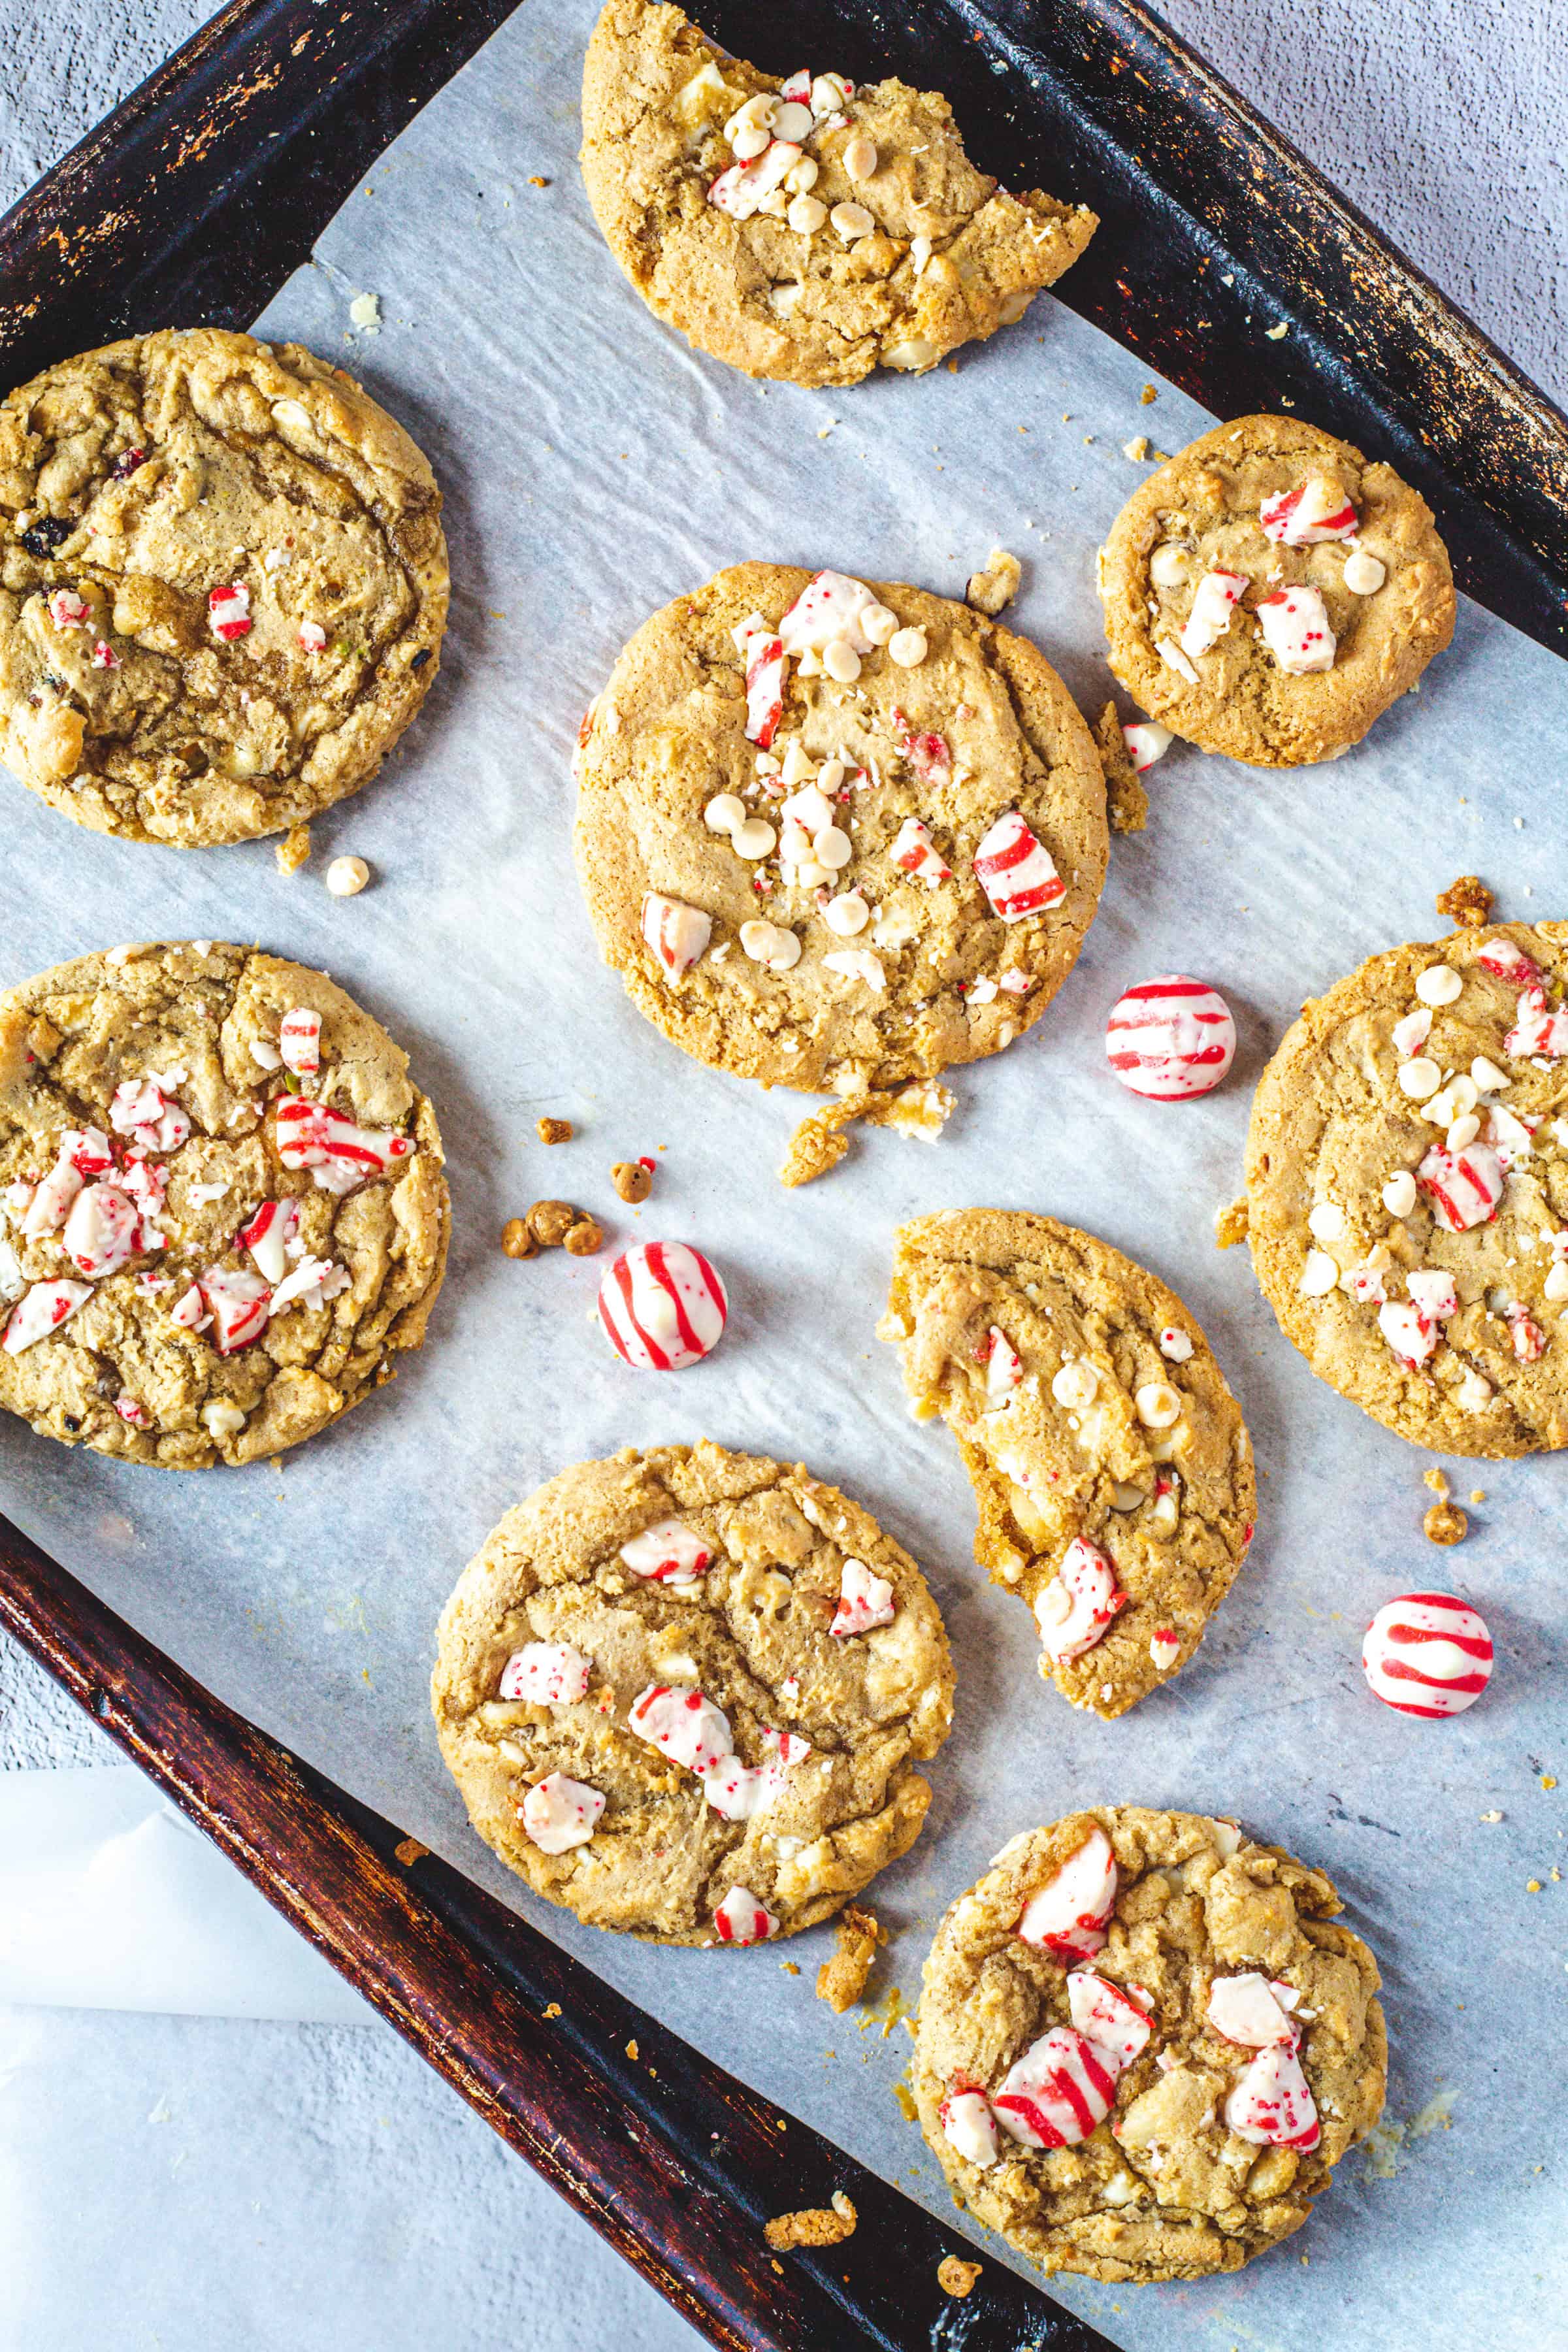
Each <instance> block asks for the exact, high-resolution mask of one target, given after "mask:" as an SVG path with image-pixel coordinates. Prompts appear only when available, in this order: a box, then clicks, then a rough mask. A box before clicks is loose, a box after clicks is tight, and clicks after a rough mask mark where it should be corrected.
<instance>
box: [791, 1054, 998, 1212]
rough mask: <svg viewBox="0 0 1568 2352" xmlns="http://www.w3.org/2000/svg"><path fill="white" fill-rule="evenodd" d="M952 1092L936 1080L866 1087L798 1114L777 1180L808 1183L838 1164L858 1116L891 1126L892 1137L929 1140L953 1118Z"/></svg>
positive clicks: (950, 1088)
mask: <svg viewBox="0 0 1568 2352" xmlns="http://www.w3.org/2000/svg"><path fill="white" fill-rule="evenodd" d="M956 1101H957V1097H956V1096H955V1095H954V1094H953V1091H952V1087H944V1086H943V1085H942V1082H941V1080H940V1079H937V1078H916V1079H915V1080H913V1081H912V1083H911V1084H910V1085H909V1086H904V1087H876V1088H868V1089H865V1090H863V1091H862V1092H860V1093H858V1094H853V1095H848V1096H847V1097H845V1099H844V1100H843V1101H842V1102H836V1103H826V1104H825V1105H824V1106H823V1108H821V1109H820V1110H814V1111H811V1112H809V1113H808V1114H807V1116H806V1117H805V1118H803V1119H802V1120H801V1122H800V1124H799V1126H798V1127H797V1128H796V1129H795V1133H794V1134H793V1135H792V1136H791V1137H790V1139H789V1150H788V1151H787V1152H786V1153H785V1154H784V1165H783V1167H782V1168H781V1169H780V1170H779V1181H780V1183H781V1184H787V1185H790V1186H792V1187H793V1186H795V1185H796V1184H810V1183H812V1182H814V1181H815V1180H816V1178H817V1177H818V1176H826V1173H827V1171H828V1170H829V1169H830V1168H837V1165H838V1163H839V1161H840V1160H842V1159H843V1157H844V1155H845V1153H846V1152H847V1150H848V1149H849V1135H848V1129H850V1128H851V1127H853V1126H854V1124H855V1122H856V1120H857V1119H862V1118H863V1119H864V1120H865V1122H866V1124H867V1126H868V1127H890V1128H891V1129H893V1131H894V1133H895V1134H897V1135H908V1136H912V1137H914V1138H915V1139H916V1140H917V1141H918V1142H921V1143H934V1142H935V1141H936V1139H937V1138H938V1136H940V1135H941V1133H942V1129H943V1128H944V1127H945V1126H946V1124H947V1121H948V1120H949V1119H950V1118H952V1112H953V1108H954V1105H955V1103H956Z"/></svg>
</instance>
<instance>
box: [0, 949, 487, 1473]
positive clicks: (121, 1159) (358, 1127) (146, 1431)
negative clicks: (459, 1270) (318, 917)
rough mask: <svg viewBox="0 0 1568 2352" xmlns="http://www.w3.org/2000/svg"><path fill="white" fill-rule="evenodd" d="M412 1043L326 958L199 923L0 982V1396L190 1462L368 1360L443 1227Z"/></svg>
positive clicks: (437, 1144) (287, 1432)
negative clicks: (274, 949)
mask: <svg viewBox="0 0 1568 2352" xmlns="http://www.w3.org/2000/svg"><path fill="white" fill-rule="evenodd" d="M407 1066H408V1057H407V1055H405V1054H404V1053H402V1052H401V1051H400V1050H399V1049H398V1047H397V1046H395V1045H394V1044H393V1042H392V1040H391V1039H390V1038H389V1037H388V1036H387V1035H386V1034H385V1033H384V1030H383V1029H382V1028H381V1027H380V1026H379V1024H377V1023H375V1022H374V1021H373V1020H372V1019H371V1018H370V1016H369V1014H368V1013H362V1012H361V1011H360V1009H359V1007H358V1006H357V1005H356V1004H354V1003H353V1002H352V1000H351V999H350V998H349V997H348V996H346V995H345V994H344V992H343V991H342V989H341V988H339V987H337V986H336V985H335V984H334V983H333V982H331V981H330V980H329V979H327V978H326V976H325V975H324V973H321V972H317V971H306V970H305V969H304V968H303V967H302V966H301V965H300V964H295V963H287V962H284V961H282V960H281V959H279V957H277V956H269V955H262V954H260V953H259V952H258V951H257V950H248V949H245V948H239V947H228V946H224V945H222V944H216V943H215V942H214V941H212V940H188V941H176V942H173V943H169V942H163V943H159V944H153V945H150V946H142V947H122V948H114V949H111V950H110V951H109V953H108V954H107V955H92V956H79V957H78V958H77V959H76V961H74V962H72V963H68V964H60V965H58V966H57V968H56V969H55V970H54V971H47V972H44V973H42V974H40V975H39V977H38V978H37V979H36V980H31V981H26V982H23V983H22V984H21V986H19V987H17V988H13V989H11V990H9V991H8V992H6V994H5V995H4V996H3V997H0V1300H3V1301H4V1305H3V1307H0V1314H3V1315H4V1318H5V1324H4V1332H3V1335H0V1407H4V1409H5V1411H7V1412H15V1413H19V1414H20V1415H21V1416H22V1417H23V1418H24V1419H25V1420H26V1421H28V1422H30V1423H32V1425H33V1427H34V1428H35V1429H37V1430H38V1431H39V1432H40V1433H43V1434H45V1435H47V1436H50V1437H58V1438H61V1439H63V1440H64V1441H65V1442H66V1443H67V1444H79V1445H90V1446H92V1447H93V1448H94V1449H95V1450H96V1451H97V1452H99V1453H101V1454H118V1455H121V1456H122V1457H123V1458H124V1459H126V1460H128V1461H132V1462H150V1463H157V1464H160V1465H163V1466H164V1467H166V1468H173V1469H181V1470H188V1469H202V1468H205V1467H206V1466H207V1465H209V1464H211V1463H213V1462H216V1461H218V1460H220V1459H221V1460H223V1461H226V1462H230V1463H242V1462H255V1461H258V1460H260V1459H261V1458H262V1457H264V1456H268V1455H272V1454H279V1453H281V1452H282V1451H283V1450H284V1449H285V1448H286V1447H288V1446H290V1445H297V1444H300V1441H301V1440H302V1439H304V1438H307V1437H310V1436H311V1435H313V1434H314V1433H315V1432H316V1431H317V1430H319V1429H321V1428H324V1427H325V1426H326V1425H327V1424H328V1423H330V1422H332V1421H335V1420H337V1419H339V1418H340V1417H341V1415H342V1413H344V1412H346V1411H347V1410H348V1409H349V1407H350V1406H351V1405H354V1404H357V1403H358V1402H359V1401H360V1399H361V1398H362V1397H363V1396H364V1395H366V1394H367V1393H368V1392H369V1391H370V1390H371V1389H372V1388H374V1386H376V1385H377V1383H378V1382H380V1381H384V1380H387V1379H389V1378H390V1377H391V1371H392V1367H391V1363H390V1358H391V1356H392V1355H393V1354H394V1353H395V1350H397V1349H402V1348H416V1347H418V1345H419V1344H420V1342H421V1340H422V1339H423V1338H424V1336H425V1326H426V1318H427V1317H428V1315H429V1312H430V1307H431V1306H432V1304H433V1302H434V1300H435V1297H436V1294H437V1290H438V1289H439V1288H440V1286H441V1276H442V1273H443V1271H444V1268H445V1265H446V1256H447V1234H448V1227H449V1207H448V1201H447V1182H446V1178H445V1177H444V1175H443V1174H442V1151H441V1139H440V1134H439V1132H438V1130H437V1125H436V1117H435V1113H434V1111H433V1110H432V1109H431V1107H430V1105H429V1104H428V1103H427V1102H426V1099H425V1097H424V1096H423V1095H421V1094H420V1093H419V1092H418V1091H417V1089H416V1087H413V1086H411V1085H410V1084H409V1081H408V1077H407Z"/></svg>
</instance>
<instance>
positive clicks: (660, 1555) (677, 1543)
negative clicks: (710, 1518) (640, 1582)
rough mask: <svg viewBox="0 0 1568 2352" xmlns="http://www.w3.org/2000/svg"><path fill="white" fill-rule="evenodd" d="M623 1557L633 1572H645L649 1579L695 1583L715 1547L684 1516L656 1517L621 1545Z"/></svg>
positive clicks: (634, 1573) (656, 1581)
mask: <svg viewBox="0 0 1568 2352" xmlns="http://www.w3.org/2000/svg"><path fill="white" fill-rule="evenodd" d="M620 1557H621V1559H623V1560H624V1561H625V1562H626V1566H627V1567H628V1568H629V1569H630V1570H631V1571H632V1574H633V1575H634V1576H646V1577H647V1579H648V1580H649V1582H650V1583H654V1584H695V1583H696V1581H697V1580H698V1578H699V1577H700V1575H701V1573H702V1571H703V1570H704V1569H705V1568H706V1567H707V1565H708V1563H709V1561H710V1559H712V1557H713V1547H712V1545H711V1544H710V1543H709V1542H708V1541H707V1540H706V1539H705V1538H703V1537H701V1536H700V1535H699V1534H698V1532H697V1530H696V1528H689V1527H688V1526H687V1525H686V1523H685V1521H684V1520H683V1519H655V1521H654V1523H653V1525H652V1526H651V1527H647V1528H644V1529H643V1531H642V1533H641V1535H640V1536H633V1537H632V1538H631V1540H630V1541H629V1542H628V1543H624V1544H623V1545H622V1546H621V1550H620Z"/></svg>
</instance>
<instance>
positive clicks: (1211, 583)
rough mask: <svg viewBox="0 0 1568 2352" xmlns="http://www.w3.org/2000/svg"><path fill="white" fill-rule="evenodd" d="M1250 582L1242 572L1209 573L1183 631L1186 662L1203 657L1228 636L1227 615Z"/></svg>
mask: <svg viewBox="0 0 1568 2352" xmlns="http://www.w3.org/2000/svg"><path fill="white" fill-rule="evenodd" d="M1251 584H1252V583H1251V582H1250V580H1249V579H1248V578H1247V574H1246V572H1220V571H1215V572H1205V575H1204V577H1203V578H1202V579H1201V580H1200V581H1199V582H1198V584H1197V587H1196V589H1195V590H1194V593H1193V609H1192V611H1191V612H1190V613H1189V614H1188V615H1187V620H1186V625H1185V626H1184V629H1183V631H1182V641H1181V642H1182V651H1183V652H1184V654H1185V655H1186V656H1187V657H1188V658H1189V660H1195V659H1196V658H1197V656H1198V655H1199V654H1206V653H1207V652H1208V651H1209V650H1210V648H1211V647H1212V646H1215V644H1217V642H1218V640H1219V639H1220V638H1221V637H1223V636H1226V635H1228V634H1229V630H1230V616H1231V614H1232V613H1233V612H1234V611H1235V609H1236V607H1237V604H1239V603H1240V602H1241V599H1242V597H1243V596H1244V595H1245V593H1247V589H1248V588H1249V587H1250V586H1251Z"/></svg>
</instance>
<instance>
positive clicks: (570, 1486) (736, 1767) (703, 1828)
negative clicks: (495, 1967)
mask: <svg viewBox="0 0 1568 2352" xmlns="http://www.w3.org/2000/svg"><path fill="white" fill-rule="evenodd" d="M437 1644H438V1651H437V1664H436V1673H435V1679H434V1682H433V1684H432V1686H431V1696H432V1703H433V1705H434V1707H435V1711H436V1723H437V1733H438V1736H439V1738H440V1743H441V1753H442V1755H443V1756H444V1757H445V1759H446V1760H447V1766H448V1768H449V1769H450V1771H451V1773H452V1776H453V1778H454V1779H455V1780H456V1781H457V1783H458V1788H459V1789H460V1790H462V1793H463V1800H464V1802H465V1803H466V1804H467V1806H468V1816H469V1819H470V1820H471V1821H472V1822H473V1825H474V1827H475V1829H476V1830H478V1832H479V1835H480V1836H481V1837H482V1838H483V1839H484V1841H485V1843H486V1844H487V1845H489V1846H491V1847H492V1848H493V1849H494V1851H495V1852H496V1853H498V1854H499V1855H500V1859H501V1860H502V1862H504V1863H505V1864H507V1866H508V1867H509V1869H511V1870H515V1871H516V1872H517V1873H518V1874H519V1876H520V1877H521V1878H524V1879H526V1880H527V1882H528V1884H529V1885H530V1886H531V1888H532V1890H533V1892H534V1893H535V1894H536V1895H543V1896H545V1897H546V1898H547V1900H549V1901H550V1902H552V1903H560V1904H563V1905H564V1906H565V1907H566V1908H567V1909H568V1910H571V1911H574V1912H575V1913H576V1915H577V1916H578V1918H579V1919H581V1920H583V1921H584V1923H585V1924H586V1925H587V1926H589V1927H613V1928H616V1929H619V1930H620V1931H621V1932H623V1933H625V1934H628V1935H634V1936H641V1937H646V1938H647V1940H648V1941H650V1942H653V1943H659V1944H700V1945H711V1944H715V1943H756V1942H762V1941H765V1940H767V1939H768V1938H770V1937H775V1936H792V1935H794V1934H795V1932H796V1931H797V1930H798V1929H800V1928H802V1927H815V1926H816V1922H817V1921H818V1920H820V1919H826V1918H828V1917H830V1916H832V1914H833V1913H834V1912H836V1911H837V1910H839V1909H840V1908H841V1907H842V1906H843V1905H844V1904H845V1903H846V1902H847V1901H848V1899H849V1898H850V1897H851V1896H852V1895H858V1893H859V1892H860V1890H861V1888H862V1887H864V1886H866V1885H868V1884H869V1882H870V1881H871V1879H873V1878H874V1877H875V1876H876V1874H877V1873H878V1871H879V1870H880V1869H882V1868H883V1867H884V1866H885V1864H888V1863H889V1862H893V1861H895V1860H896V1859H897V1858H898V1856H899V1855H900V1854H901V1853H905V1852H907V1850H908V1849H909V1847H910V1846H911V1845H912V1844H913V1843H914V1841H915V1839H916V1838H917V1836H918V1835H919V1834H920V1828H921V1822H923V1821H924V1819H925V1813H926V1807H927V1806H928V1805H929V1804H930V1802H931V1790H930V1787H929V1786H928V1784H927V1782H926V1781H925V1780H922V1779H921V1775H920V1773H919V1772H917V1771H916V1770H915V1769H914V1768H915V1766H916V1764H918V1763H921V1762H923V1761H924V1760H925V1759H927V1758H929V1757H931V1756H934V1755H935V1753H936V1751H937V1749H938V1748H940V1747H941V1745H942V1741H943V1740H944V1739H945V1738H946V1737H947V1733H948V1728H949V1726H950V1724H951V1722H952V1661H951V1659H950V1657H949V1654H948V1646H947V1635H946V1633H944V1632H943V1630H942V1619H941V1617H940V1615H939V1614H938V1612H937V1606H936V1603H935V1601H933V1600H932V1599H931V1594H930V1592H929V1591H927V1589H926V1582H925V1579H924V1577H923V1576H922V1575H921V1571H920V1570H919V1569H918V1568H917V1567H916V1566H915V1563H914V1561H913V1560H912V1559H910V1556H909V1554H908V1553H907V1552H906V1551H904V1550H902V1549H900V1546H899V1545H898V1544H896V1543H894V1542H893V1541H892V1539H891V1538H890V1537H888V1536H885V1535H884V1534H883V1533H882V1532H881V1530H880V1528H878V1526H877V1525H876V1523H875V1521H874V1520H873V1519H871V1518H870V1517H868V1514H867V1513H866V1512H865V1511H863V1510H862V1509H861V1508H860V1507H859V1505H858V1503H852V1502H851V1501H850V1500H849V1498H848V1497H847V1496H845V1495H841V1494H840V1493H839V1492H838V1490H837V1487H834V1486H824V1485H823V1484H822V1483H821V1481H820V1480H818V1479H816V1478H814V1477H812V1476H811V1475H810V1473H809V1472H808V1471H805V1470H803V1469H801V1468H800V1467H798V1466H796V1467H795V1468H794V1469H790V1468H786V1467H785V1466H784V1465H783V1464H780V1463H777V1462H767V1461H763V1460H762V1459H760V1458H759V1457H758V1456H756V1455H752V1454H726V1453H724V1452H723V1451H722V1450H721V1448H720V1447H719V1446H717V1445H712V1444H709V1443H708V1442H707V1441H706V1440H704V1441H703V1442H702V1443H701V1444H698V1445H696V1446H686V1445H667V1446H658V1447H655V1448H653V1449H651V1450H649V1451H647V1452H644V1453H638V1452H637V1451H636V1450H635V1449H633V1448H630V1447H628V1448H627V1449H626V1451H625V1452H623V1453H620V1454H616V1455H615V1456H614V1457H613V1458H612V1459H610V1460H608V1461H604V1462H582V1463H579V1464H578V1465H576V1467H575V1468H574V1469H571V1470H563V1471H562V1473H561V1474H560V1475H559V1476H558V1477H555V1478H552V1479H551V1480H550V1482H549V1484H548V1485H547V1486H542V1487H541V1488H540V1489H539V1491H538V1492H537V1494H535V1495H532V1496H530V1498H529V1500H528V1501H527V1502H526V1503H523V1504H521V1505H520V1506H519V1507H517V1508H516V1509H515V1510H511V1511H509V1512H508V1513H507V1515H506V1517H505V1518H504V1519H502V1521H501V1522H500V1526H499V1527H498V1528H496V1529H495V1530H494V1532H493V1534H492V1535H491V1536H490V1538H489V1541H488V1543H487V1544H486V1545H485V1548H484V1549H483V1551H481V1552H480V1553H479V1558H478V1559H475V1560H473V1561H472V1562H471V1563H470V1564H469V1566H468V1569H467V1570H465V1572H464V1574H463V1577H462V1579H461V1581H460V1582H459V1583H458V1589H457V1591H455V1592H454V1593H453V1595H452V1598H451V1600H450V1601H448V1602H447V1609H446V1612H445V1614H444V1616H443V1617H442V1619H441V1624H440V1630H439V1633H438V1635H437Z"/></svg>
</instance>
